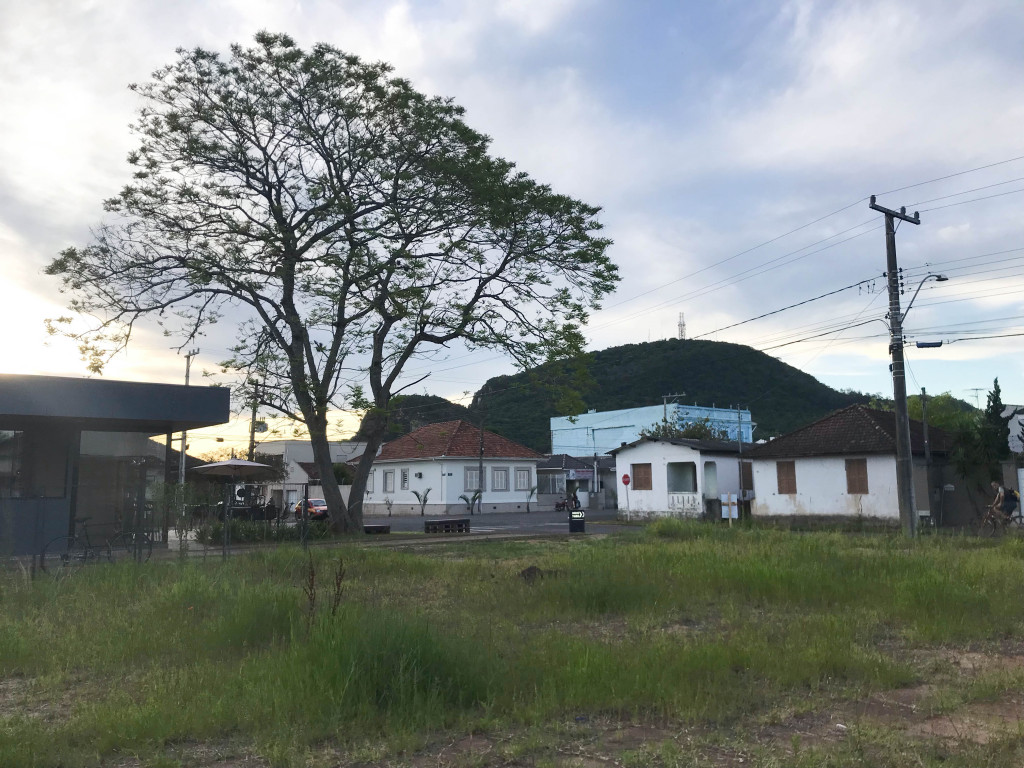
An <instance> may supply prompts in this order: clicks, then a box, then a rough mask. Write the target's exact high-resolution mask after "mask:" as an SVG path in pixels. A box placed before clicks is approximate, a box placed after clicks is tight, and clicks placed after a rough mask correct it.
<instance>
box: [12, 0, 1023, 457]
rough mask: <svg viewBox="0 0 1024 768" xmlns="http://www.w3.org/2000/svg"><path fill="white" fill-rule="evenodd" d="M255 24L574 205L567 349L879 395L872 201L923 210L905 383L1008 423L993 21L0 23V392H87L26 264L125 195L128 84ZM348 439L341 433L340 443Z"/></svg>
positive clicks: (999, 83) (180, 363) (152, 10)
mask: <svg viewBox="0 0 1024 768" xmlns="http://www.w3.org/2000/svg"><path fill="white" fill-rule="evenodd" d="M259 30H268V31H273V32H285V33H288V34H289V35H291V36H292V37H293V38H294V39H295V40H296V41H297V42H298V43H299V44H300V45H301V46H303V47H307V46H309V45H312V44H313V43H316V42H326V43H329V44H332V45H334V46H336V47H338V48H341V49H343V50H345V51H348V52H351V53H354V54H357V55H359V56H361V57H363V58H364V59H367V60H374V61H376V60H382V61H387V62H389V63H391V64H392V65H393V66H394V68H395V71H396V74H398V75H400V76H402V77H405V78H407V79H409V80H410V81H411V82H412V83H413V84H414V86H415V87H416V88H418V89H419V90H421V91H423V92H425V93H428V94H431V95H440V96H446V97H451V98H453V99H454V100H455V101H456V102H457V103H459V104H461V105H462V106H464V107H465V108H466V110H467V113H466V121H467V122H468V123H469V125H471V126H472V127H474V128H476V129H477V130H479V131H482V132H484V133H486V134H488V135H489V136H491V137H492V140H493V144H492V151H493V153H494V154H497V155H500V156H503V157H505V158H508V159H510V160H512V161H514V162H515V163H516V164H517V165H518V166H519V167H520V168H521V169H523V170H524V171H526V172H527V173H529V174H530V175H532V176H533V177H534V178H535V179H537V180H538V181H541V182H543V183H546V184H550V185H551V186H552V187H553V189H554V190H555V191H557V192H561V193H565V194H570V195H572V196H574V197H577V198H580V199H582V200H584V201H586V202H588V203H590V204H594V205H598V206H601V208H602V209H603V211H602V213H601V216H600V218H601V221H602V222H603V224H604V226H605V234H606V235H607V236H608V237H610V238H612V239H613V240H614V245H613V246H612V247H611V249H610V251H609V253H610V255H611V258H612V259H613V260H614V261H615V262H616V263H617V264H618V265H619V268H620V271H621V275H622V281H621V283H620V285H619V287H618V289H617V291H616V292H615V293H614V294H613V295H612V296H611V297H609V298H608V299H607V300H606V301H605V302H604V306H603V308H602V309H601V310H600V311H598V312H596V313H595V314H594V315H593V317H592V318H591V322H590V325H589V326H588V327H587V329H586V335H587V339H588V343H589V348H590V349H604V348H607V347H610V346H615V345H619V344H627V343H637V342H644V341H649V340H651V341H653V340H657V339H663V338H668V337H675V336H676V335H677V334H678V330H679V328H678V325H679V316H680V313H683V315H684V318H685V326H686V335H687V337H688V338H706V339H715V340H719V341H729V342H736V343H741V344H748V345H750V346H752V347H755V348H757V349H761V350H763V351H765V352H766V353H767V354H770V355H773V356H775V357H777V358H779V359H780V360H782V361H784V362H786V363H788V364H790V365H793V366H795V367H797V368H799V369H801V370H804V371H806V372H808V373H810V374H811V375H813V376H815V377H816V378H818V379H819V380H820V381H822V382H824V383H825V384H828V385H829V386H832V387H835V388H839V389H844V388H850V389H855V390H858V391H862V392H868V393H880V394H882V395H885V396H891V394H892V383H891V378H890V377H889V372H888V332H887V329H886V326H885V320H884V318H885V315H886V311H887V299H886V295H885V282H884V279H882V277H881V275H882V273H883V272H884V271H885V238H884V232H883V229H882V215H881V214H879V213H877V212H875V211H872V210H870V209H869V208H868V197H869V195H872V194H875V195H878V202H879V203H880V204H881V205H884V206H887V207H890V208H894V209H898V208H900V207H901V206H906V207H907V209H908V212H910V211H914V210H918V211H920V212H921V224H920V225H919V226H915V225H913V224H910V223H903V224H901V226H900V227H899V229H898V231H897V236H896V237H897V249H898V257H899V262H900V266H901V267H902V268H903V270H904V280H905V284H906V294H905V295H904V296H903V306H904V308H905V307H906V303H907V302H908V301H909V300H910V298H911V296H912V295H913V293H914V291H915V290H916V288H917V286H918V285H919V284H920V283H921V280H922V279H923V278H924V277H925V276H926V275H929V274H942V275H945V276H947V277H948V278H949V279H948V280H946V281H943V282H938V281H935V280H934V279H932V280H928V281H927V282H925V283H924V284H923V285H922V287H921V291H920V294H919V296H918V297H917V299H916V300H915V302H914V304H913V308H912V311H911V312H909V313H908V315H907V318H906V323H905V332H906V334H907V337H908V339H909V340H910V341H912V342H916V341H943V345H942V346H941V347H939V348H928V349H918V348H916V347H908V348H907V350H906V357H907V365H908V375H907V388H908V390H909V391H910V392H911V393H913V392H918V391H920V389H921V388H927V390H928V392H929V393H934V394H938V393H941V392H950V393H952V394H953V395H955V396H957V397H960V398H963V399H966V400H967V401H968V402H972V403H973V402H977V403H978V404H980V405H981V406H984V404H985V396H986V393H987V392H988V391H989V390H990V389H991V387H992V382H993V380H994V379H995V378H996V377H998V378H999V383H1000V386H1001V389H1002V397H1003V400H1004V402H1007V403H1024V335H1020V334H1024V302H1022V289H1024V3H1022V2H1020V0H973V2H971V3H964V2H962V1H961V0H955V1H947V0H908V1H907V2H902V3H898V4H893V3H889V2H885V3H883V2H874V1H873V0H858V1H857V2H836V1H835V0H830V1H828V2H816V1H815V0H794V1H793V2H785V1H783V0H776V2H761V1H760V0H742V1H740V0H721V1H720V2H715V3H697V2H678V1H677V0H676V1H671V0H663V1H661V0H651V1H649V2H643V1H642V0H635V1H634V2H629V3H626V2H621V1H615V0H492V1H491V2H480V0H409V1H406V2H392V1H389V0H375V1H374V2H366V1H364V2H348V1H347V0H331V1H330V2H327V1H326V0H325V1H323V2H305V1H302V2H283V1H282V0H273V1H271V0H196V1H194V2H189V1H188V0H182V1H181V2H175V3H167V2H162V1H161V2H157V1H155V0H92V1H90V2H84V1H81V2H73V1H71V0H67V1H65V2H59V1H56V0H36V2H32V3H4V4H2V5H0V105H3V106H2V109H0V296H2V297H3V300H2V301H0V327H2V328H4V329H5V330H4V333H3V335H2V336H0V350H2V354H0V372H3V373H38V374H52V375H67V376H84V375H86V368H85V363H83V362H82V361H81V360H80V356H79V354H78V352H77V350H76V349H75V347H74V345H73V344H71V343H69V342H68V341H67V340H62V339H59V338H53V337H49V336H47V334H46V332H45V325H44V321H45V319H46V318H48V317H57V316H60V315H62V314H66V310H65V309H64V306H65V303H66V297H63V296H61V294H60V293H59V292H58V290H57V289H58V282H57V280H56V279H54V278H51V277H48V276H46V275H44V274H43V268H44V267H45V266H46V264H47V263H48V262H49V261H50V260H51V259H52V258H53V257H54V256H55V255H57V254H58V253H59V252H60V251H61V250H62V249H63V248H66V247H68V246H72V245H84V244H86V243H87V242H88V241H89V237H90V231H91V229H92V228H94V227H96V226H97V225H98V224H100V223H101V222H102V221H103V215H104V214H103V208H102V203H103V200H104V199H105V198H107V197H111V196H113V195H114V194H116V192H117V191H118V190H119V189H120V188H121V186H123V185H124V184H125V183H126V182H127V181H128V180H129V177H130V171H129V166H128V164H127V162H126V160H125V158H126V156H127V154H128V153H129V151H131V149H132V148H133V147H134V146H135V139H134V138H133V136H132V133H131V131H130V129H129V126H130V124H131V123H132V121H133V120H134V118H135V114H136V112H137V110H138V109H139V107H140V102H139V100H138V97H137V96H135V95H134V94H133V93H131V92H130V91H129V90H128V85H129V83H133V82H144V81H145V80H147V79H148V77H149V75H150V74H151V73H152V72H153V71H154V70H155V69H156V68H157V67H159V66H162V65H165V64H169V63H172V62H173V61H174V60H175V59H176V54H175V50H176V49H177V48H179V47H184V48H192V47H196V46H199V47H203V48H207V49H211V50H215V51H219V52H224V53H226V52H227V50H228V47H229V46H230V45H231V44H232V43H241V44H249V43H250V42H251V41H252V38H253V35H254V34H255V33H256V32H257V31H259ZM825 294H828V295H825ZM819 297H820V298H819ZM803 302H806V303H803ZM796 304H799V305H800V306H796V307H793V308H791V309H785V310H784V311H777V310H782V309H783V308H785V307H788V306H790V305H796ZM769 313H771V314H769ZM761 315H767V316H765V317H761V318H760V319H756V320H754V319H753V318H757V317H759V316H761ZM748 320H749V321H750V322H745V321H748ZM727 326H732V327H727ZM1014 334H1018V335H1014ZM230 343H231V337H230V334H228V333H227V332H226V330H225V333H224V334H221V335H217V334H214V335H211V336H209V337H207V338H205V339H202V340H200V342H199V343H198V344H197V345H194V346H197V347H198V348H199V350H200V353H199V355H198V356H197V357H196V359H195V362H194V363H193V369H192V383H197V382H202V381H206V380H207V379H204V378H203V373H204V372H206V373H215V372H216V371H218V370H219V367H218V365H217V364H218V363H219V361H221V360H223V359H225V358H226V357H227V349H228V347H229V345H230ZM175 346H176V342H175V340H174V339H168V338H165V337H163V336H162V334H161V333H160V332H159V331H158V330H157V329H156V328H155V327H148V326H141V327H139V328H137V330H136V332H135V335H134V337H133V339H132V342H131V344H130V346H129V348H128V350H127V352H125V353H123V354H122V355H120V356H119V357H118V358H116V359H115V360H114V361H113V362H112V363H111V364H110V365H109V366H108V367H107V369H106V372H105V374H104V375H105V376H107V377H108V378H119V379H130V380H139V381H154V382H170V383H174V382H182V381H183V380H184V372H185V361H184V358H183V356H182V355H180V354H179V353H178V352H176V351H175V349H174V347H175ZM513 371H514V369H513V367H512V364H511V362H510V361H507V360H504V359H503V358H501V357H499V356H496V355H495V354H494V353H487V352H477V353H472V354H467V353H466V352H465V351H459V350H456V351H454V352H453V353H452V354H451V356H450V357H449V359H448V360H447V361H443V360H442V361H437V360H435V361H433V362H431V363H429V364H427V363H424V362H415V361H414V362H412V363H410V367H409V374H410V377H413V376H415V377H418V376H420V375H423V374H425V373H430V376H429V378H428V379H427V380H426V381H425V382H424V383H423V384H421V385H418V388H417V390H416V391H418V392H429V393H430V394H437V395H442V396H446V397H449V398H450V399H453V400H456V401H460V402H468V398H467V396H466V393H472V392H473V391H475V390H476V389H477V388H479V386H480V385H481V384H482V383H483V382H484V381H486V380H487V379H488V378H489V377H491V376H494V375H496V374H500V373H512V372H513ZM722 375H723V376H728V375H729V371H728V370H724V371H723V372H722ZM210 380H213V379H210ZM218 380H220V381H224V383H229V382H227V381H225V380H224V379H218ZM666 394H669V393H666ZM702 405H703V403H702ZM719 405H724V404H722V403H719ZM754 417H755V421H756V412H755V413H754ZM352 424H353V421H352V419H351V418H341V417H339V421H338V424H337V429H338V430H339V434H341V433H343V432H344V431H345V430H346V429H348V428H350V427H351V426H352ZM244 432H245V429H244V425H242V424H241V422H240V421H236V422H233V424H232V425H231V426H230V427H228V428H224V429H221V430H220V431H219V434H221V435H222V436H226V437H227V438H228V439H229V442H230V441H231V440H232V439H235V438H239V437H244ZM284 434H285V435H286V434H287V431H286V432H285V433H284ZM196 439H197V441H198V442H197V445H198V446H199V448H200V450H202V449H203V448H204V447H205V446H204V445H203V441H208V442H209V443H210V445H211V447H213V444H212V441H213V440H214V437H213V433H205V434H204V435H201V436H197V438H196Z"/></svg>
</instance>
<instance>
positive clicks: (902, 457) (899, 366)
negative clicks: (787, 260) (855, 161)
mask: <svg viewBox="0 0 1024 768" xmlns="http://www.w3.org/2000/svg"><path fill="white" fill-rule="evenodd" d="M890 224H891V223H890V222H889V221H888V220H887V221H886V235H887V236H888V235H890V231H889V230H890ZM891 234H892V240H893V251H892V252H891V253H890V255H891V256H892V259H891V261H892V264H891V265H890V269H892V268H893V267H895V261H896V259H895V245H894V241H895V231H892V233H891ZM891 277H892V275H890V278H891ZM948 279H949V278H948V277H946V276H945V275H939V274H929V275H925V276H924V279H922V280H921V282H920V283H919V284H918V286H917V290H916V291H914V295H913V296H912V297H911V298H910V303H909V304H907V308H906V309H905V310H903V311H902V312H901V311H900V297H899V292H898V291H897V290H895V288H896V286H897V285H898V281H896V280H892V279H890V281H889V323H890V332H891V334H892V341H891V343H890V344H889V354H890V355H892V390H893V404H894V406H895V409H896V486H897V494H898V496H899V499H900V518H901V519H902V520H903V521H904V525H905V530H906V532H907V534H908V535H910V536H916V535H917V523H918V521H917V502H916V501H915V499H914V463H913V456H912V455H911V448H910V414H909V413H908V412H907V382H906V378H905V375H904V370H903V338H904V337H903V321H904V320H905V319H906V317H907V313H908V312H910V308H911V307H912V306H913V304H914V299H916V298H917V294H918V293H920V292H921V286H923V285H924V284H925V283H926V282H928V281H929V280H935V281H936V282H939V283H941V282H945V281H946V280H948Z"/></svg>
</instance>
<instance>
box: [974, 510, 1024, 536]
mask: <svg viewBox="0 0 1024 768" xmlns="http://www.w3.org/2000/svg"><path fill="white" fill-rule="evenodd" d="M1007 530H1017V531H1020V530H1024V513H1022V512H1021V510H1020V508H1019V507H1018V508H1017V509H1015V510H1014V511H1013V512H1011V513H1009V514H1007V513H1006V512H1003V510H1001V509H996V508H995V507H991V506H990V507H987V508H986V511H985V514H984V515H983V516H982V518H981V521H980V522H979V523H978V535H979V536H983V537H985V538H989V537H992V536H1001V535H1002V534H1003V533H1005V532H1006V531H1007Z"/></svg>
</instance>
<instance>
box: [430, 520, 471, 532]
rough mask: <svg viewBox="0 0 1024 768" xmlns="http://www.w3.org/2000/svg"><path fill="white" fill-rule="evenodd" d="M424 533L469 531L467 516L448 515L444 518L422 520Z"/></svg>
mask: <svg viewBox="0 0 1024 768" xmlns="http://www.w3.org/2000/svg"><path fill="white" fill-rule="evenodd" d="M423 532H424V533H469V518H468V517H448V518H445V519H444V520H424V521H423Z"/></svg>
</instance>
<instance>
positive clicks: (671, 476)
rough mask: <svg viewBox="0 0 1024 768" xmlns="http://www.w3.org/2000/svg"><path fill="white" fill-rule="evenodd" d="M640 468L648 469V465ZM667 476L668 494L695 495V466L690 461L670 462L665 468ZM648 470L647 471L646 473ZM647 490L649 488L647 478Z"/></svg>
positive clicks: (649, 484) (649, 483)
mask: <svg viewBox="0 0 1024 768" xmlns="http://www.w3.org/2000/svg"><path fill="white" fill-rule="evenodd" d="M640 466H647V467H650V466H651V465H650V464H647V465H643V464H641V465H640ZM665 469H666V471H667V474H668V492H669V493H696V492H697V465H696V464H695V463H694V462H692V461H670V462H669V463H668V465H667V466H666V468H665ZM649 471H650V470H649V469H648V472H649ZM647 483H648V486H647V487H648V488H650V487H651V481H650V477H649V476H648V480H647Z"/></svg>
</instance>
